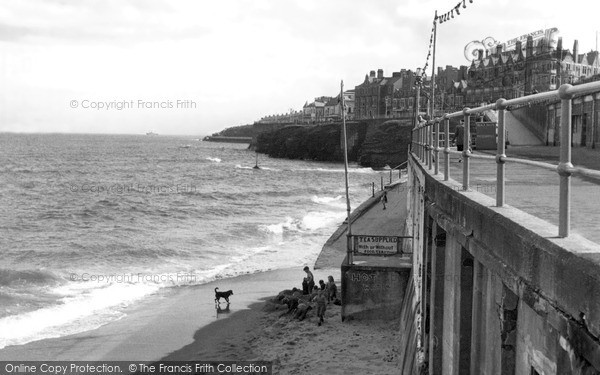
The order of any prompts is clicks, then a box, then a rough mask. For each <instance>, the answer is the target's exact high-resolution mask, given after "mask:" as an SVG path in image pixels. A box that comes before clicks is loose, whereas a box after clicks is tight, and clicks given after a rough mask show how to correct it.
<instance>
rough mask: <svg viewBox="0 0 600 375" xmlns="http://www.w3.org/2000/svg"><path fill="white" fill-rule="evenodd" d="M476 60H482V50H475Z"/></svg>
mask: <svg viewBox="0 0 600 375" xmlns="http://www.w3.org/2000/svg"><path fill="white" fill-rule="evenodd" d="M477 60H483V50H482V49H478V50H477Z"/></svg>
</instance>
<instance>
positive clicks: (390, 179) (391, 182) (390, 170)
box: [390, 169, 392, 185]
mask: <svg viewBox="0 0 600 375" xmlns="http://www.w3.org/2000/svg"><path fill="white" fill-rule="evenodd" d="M391 184H392V169H390V185H391Z"/></svg>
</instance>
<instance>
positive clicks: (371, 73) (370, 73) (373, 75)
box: [369, 70, 375, 82]
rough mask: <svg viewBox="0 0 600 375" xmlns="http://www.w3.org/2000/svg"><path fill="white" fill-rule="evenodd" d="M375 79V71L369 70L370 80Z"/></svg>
mask: <svg viewBox="0 0 600 375" xmlns="http://www.w3.org/2000/svg"><path fill="white" fill-rule="evenodd" d="M374 79H375V71H374V70H371V71H370V72H369V82H373V80H374Z"/></svg>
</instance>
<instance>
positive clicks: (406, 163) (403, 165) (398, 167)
mask: <svg viewBox="0 0 600 375" xmlns="http://www.w3.org/2000/svg"><path fill="white" fill-rule="evenodd" d="M406 165H408V160H407V161H405V162H404V163H401V164H398V165H397V166H395V167H394V168H391V169H390V170H389V171H390V183H389V184H390V185H391V184H392V182H393V173H394V171H398V180H401V179H402V171H403V169H402V167H406ZM380 177H381V184H380V191H383V188H384V187H385V185H384V184H383V174H381V176H380ZM371 196H372V197H374V196H375V182H372V183H371Z"/></svg>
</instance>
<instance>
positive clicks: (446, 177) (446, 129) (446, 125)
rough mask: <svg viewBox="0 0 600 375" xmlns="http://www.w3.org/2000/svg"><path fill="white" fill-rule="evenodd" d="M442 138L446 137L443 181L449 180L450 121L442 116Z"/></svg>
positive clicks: (445, 116)
mask: <svg viewBox="0 0 600 375" xmlns="http://www.w3.org/2000/svg"><path fill="white" fill-rule="evenodd" d="M444 133H445V134H444V136H445V137H446V147H444V181H448V180H449V179H450V119H449V118H448V115H447V114H446V115H444Z"/></svg>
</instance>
